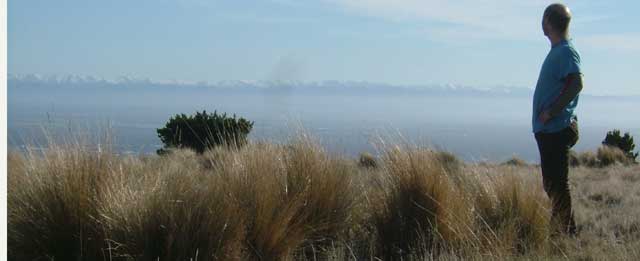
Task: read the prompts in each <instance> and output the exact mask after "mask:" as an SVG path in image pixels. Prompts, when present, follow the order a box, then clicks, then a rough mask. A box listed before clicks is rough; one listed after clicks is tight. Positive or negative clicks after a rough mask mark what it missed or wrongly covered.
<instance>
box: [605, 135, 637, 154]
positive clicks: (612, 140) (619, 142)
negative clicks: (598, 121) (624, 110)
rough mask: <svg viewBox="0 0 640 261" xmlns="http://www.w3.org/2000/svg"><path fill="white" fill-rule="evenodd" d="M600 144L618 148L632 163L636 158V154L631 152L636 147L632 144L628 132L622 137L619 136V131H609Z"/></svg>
mask: <svg viewBox="0 0 640 261" xmlns="http://www.w3.org/2000/svg"><path fill="white" fill-rule="evenodd" d="M602 144H603V145H606V146H611V147H616V148H619V149H620V150H622V152H624V154H625V155H626V156H627V157H628V158H629V159H631V160H632V161H634V162H635V160H636V158H637V157H638V153H634V152H633V149H634V148H635V147H636V145H635V144H634V143H633V137H632V136H631V135H630V134H629V133H628V132H627V133H625V134H624V136H623V135H621V134H620V130H613V131H609V132H607V136H606V137H605V138H604V140H603V141H602Z"/></svg>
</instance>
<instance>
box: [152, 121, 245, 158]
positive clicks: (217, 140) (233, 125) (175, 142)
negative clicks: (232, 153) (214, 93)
mask: <svg viewBox="0 0 640 261" xmlns="http://www.w3.org/2000/svg"><path fill="white" fill-rule="evenodd" d="M252 128H253V122H252V121H248V120H246V119H244V118H236V115H235V114H234V115H233V117H227V114H226V113H223V114H218V113H217V112H215V111H214V112H213V114H209V113H207V111H202V112H196V114H195V115H191V116H187V115H185V114H179V115H176V116H174V117H172V118H171V119H169V121H168V122H167V123H166V125H165V126H164V128H161V129H157V132H158V137H159V138H160V140H161V141H162V143H164V148H163V149H160V150H158V154H163V153H164V152H167V149H171V148H190V149H193V150H195V151H196V152H198V153H203V152H204V151H205V150H206V149H210V148H213V147H216V146H219V145H233V146H237V147H240V146H242V145H244V144H245V143H246V141H247V135H249V132H251V129H252Z"/></svg>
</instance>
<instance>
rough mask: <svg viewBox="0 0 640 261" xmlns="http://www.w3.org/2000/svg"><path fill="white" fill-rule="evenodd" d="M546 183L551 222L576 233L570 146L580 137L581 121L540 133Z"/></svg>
mask: <svg viewBox="0 0 640 261" xmlns="http://www.w3.org/2000/svg"><path fill="white" fill-rule="evenodd" d="M535 137H536V141H537V142H538V150H539V151H540V166H541V168H542V184H543V186H544V190H545V192H547V195H548V196H549V199H550V200H551V204H552V209H551V211H552V212H551V213H552V215H551V224H552V227H553V230H554V231H555V232H563V233H568V234H575V233H576V222H575V220H574V218H573V211H572V209H571V194H570V193H569V149H571V147H573V145H575V144H576V142H577V141H578V126H577V123H572V124H571V126H569V127H567V128H565V129H563V130H561V131H559V132H554V133H541V132H539V133H536V134H535Z"/></svg>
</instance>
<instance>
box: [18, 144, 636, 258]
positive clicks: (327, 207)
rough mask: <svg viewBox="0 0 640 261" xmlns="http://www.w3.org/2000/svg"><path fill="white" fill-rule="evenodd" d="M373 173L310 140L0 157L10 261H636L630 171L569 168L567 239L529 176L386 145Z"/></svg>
mask: <svg viewBox="0 0 640 261" xmlns="http://www.w3.org/2000/svg"><path fill="white" fill-rule="evenodd" d="M378 161H379V162H378V163H377V164H376V165H377V167H362V166H359V165H358V163H357V161H356V160H354V159H349V158H346V157H340V156H338V155H331V154H327V153H325V152H324V151H323V149H322V148H321V147H319V146H318V145H317V144H316V143H314V142H312V141H310V140H309V139H305V138H301V139H296V140H293V141H292V142H291V143H289V144H287V145H276V144H269V143H252V144H249V145H247V146H245V147H244V148H242V149H240V150H230V149H222V148H221V149H217V150H214V151H209V152H206V153H205V154H204V155H197V154H195V153H193V152H191V151H187V150H182V151H176V152H174V153H172V154H170V155H167V156H162V157H159V156H119V155H117V154H115V153H112V152H110V151H108V150H107V151H101V152H95V151H92V150H88V149H84V148H83V147H82V146H66V145H65V146H53V147H51V148H50V149H49V150H48V151H46V152H44V153H41V152H30V153H26V154H24V153H16V152H10V153H9V156H8V222H9V223H8V250H9V260H33V259H39V260H212V259H214V260H256V259H257V260H299V259H302V260H316V259H321V260H345V259H350V260H353V259H357V260H372V259H373V260H376V259H381V260H400V259H403V260H432V259H439V260H459V259H465V260H466V259H492V260H504V259H530V260H540V259H567V258H568V259H581V260H599V259H611V260H638V259H640V250H639V249H640V243H638V242H640V167H639V166H637V165H635V166H627V167H624V166H613V167H608V168H587V167H579V168H573V169H572V170H571V173H570V175H571V183H572V185H573V187H572V189H573V191H572V193H573V196H574V198H573V199H574V205H575V212H576V219H577V222H578V224H579V227H580V229H581V233H580V235H579V236H578V238H576V239H572V238H563V237H551V236H550V234H549V229H548V227H549V224H548V216H549V210H548V207H549V202H548V199H547V198H546V196H545V194H544V191H543V190H542V186H541V180H540V172H539V168H538V167H536V166H530V165H523V164H516V165H508V164H502V165H499V164H495V165H493V164H473V165H472V164H463V163H461V162H460V161H459V160H457V159H456V158H455V157H453V156H452V155H450V154H447V153H443V152H435V151H430V150H426V149H419V148H412V147H410V146H387V147H386V148H384V149H383V152H382V156H381V157H380V159H378Z"/></svg>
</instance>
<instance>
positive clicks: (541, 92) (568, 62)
mask: <svg viewBox="0 0 640 261" xmlns="http://www.w3.org/2000/svg"><path fill="white" fill-rule="evenodd" d="M572 73H580V54H579V53H578V51H576V49H575V48H574V47H573V45H572V44H571V43H570V42H568V41H566V40H563V41H561V42H560V43H557V44H556V45H554V46H553V47H551V51H549V54H547V58H546V59H545V60H544V63H543V64H542V68H541V69H540V76H538V83H537V84H536V90H535V92H534V94H533V117H532V118H533V119H532V125H533V132H534V133H537V132H543V133H553V132H558V131H560V130H562V129H564V128H566V127H567V126H569V124H570V123H571V121H572V120H573V119H575V118H576V116H575V113H574V110H575V108H576V106H577V105H578V96H576V98H575V99H573V100H572V101H571V102H570V103H569V105H567V107H566V108H564V109H563V110H562V111H561V112H560V113H559V114H558V115H556V116H555V117H553V118H551V120H549V121H547V123H546V124H542V122H540V121H539V120H538V117H539V116H540V113H542V112H543V111H545V110H548V109H550V108H551V106H553V104H554V103H555V102H556V101H557V100H558V97H559V96H560V94H561V93H562V90H563V88H565V87H566V85H567V76H568V75H569V74H572Z"/></svg>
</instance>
